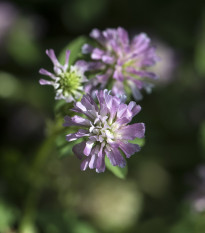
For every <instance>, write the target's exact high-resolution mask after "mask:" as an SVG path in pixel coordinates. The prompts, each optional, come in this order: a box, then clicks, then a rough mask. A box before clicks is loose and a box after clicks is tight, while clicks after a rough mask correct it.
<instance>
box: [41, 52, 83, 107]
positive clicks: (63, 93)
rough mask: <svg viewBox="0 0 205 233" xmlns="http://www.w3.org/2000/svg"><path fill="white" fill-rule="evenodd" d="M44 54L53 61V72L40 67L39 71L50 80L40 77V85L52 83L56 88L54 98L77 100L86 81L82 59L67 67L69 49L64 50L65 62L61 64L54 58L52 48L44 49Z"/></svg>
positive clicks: (67, 100) (68, 100)
mask: <svg viewBox="0 0 205 233" xmlns="http://www.w3.org/2000/svg"><path fill="white" fill-rule="evenodd" d="M46 54H47V55H48V57H49V58H50V59H51V61H52V63H53V70H54V73H51V72H49V71H47V70H45V69H40V71H39V73H40V74H42V75H46V76H49V77H50V78H51V79H52V80H51V81H48V80H45V79H40V81H39V82H40V84H41V85H52V86H53V87H54V89H55V90H56V96H55V99H64V100H65V101H66V102H68V103H69V102H72V101H75V100H78V99H79V98H81V97H82V95H83V86H82V85H83V83H84V82H86V81H87V78H86V77H85V75H84V72H85V69H86V68H85V65H84V62H83V61H78V62H76V64H75V65H73V66H70V67H69V64H68V63H69V56H70V51H69V50H67V51H66V58H65V64H64V65H61V64H60V63H59V61H58V59H57V58H56V55H55V52H54V50H53V49H49V50H46Z"/></svg>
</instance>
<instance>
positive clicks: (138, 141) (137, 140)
mask: <svg viewBox="0 0 205 233" xmlns="http://www.w3.org/2000/svg"><path fill="white" fill-rule="evenodd" d="M128 141H129V142H130V143H133V144H138V145H139V146H140V147H143V146H144V145H145V138H135V139H134V140H132V141H131V140H128Z"/></svg>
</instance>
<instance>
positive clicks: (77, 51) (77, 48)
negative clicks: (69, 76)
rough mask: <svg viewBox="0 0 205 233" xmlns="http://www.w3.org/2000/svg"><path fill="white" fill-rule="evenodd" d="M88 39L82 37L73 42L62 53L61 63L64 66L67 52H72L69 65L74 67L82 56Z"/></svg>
mask: <svg viewBox="0 0 205 233" xmlns="http://www.w3.org/2000/svg"><path fill="white" fill-rule="evenodd" d="M87 41H88V39H87V38H86V37H85V36H80V37H78V38H77V39H75V40H73V41H71V42H70V43H69V44H68V45H67V46H66V47H65V48H64V49H63V50H62V52H61V53H60V56H59V61H60V63H62V64H64V62H65V52H66V50H70V51H71V53H70V58H69V65H73V64H74V62H75V61H76V60H77V59H79V58H80V57H81V56H82V53H81V48H82V46H83V45H84V44H85V43H87Z"/></svg>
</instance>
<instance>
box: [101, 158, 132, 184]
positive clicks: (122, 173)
mask: <svg viewBox="0 0 205 233" xmlns="http://www.w3.org/2000/svg"><path fill="white" fill-rule="evenodd" d="M105 165H106V167H107V169H109V170H110V171H111V172H112V173H113V174H114V175H115V176H117V177H118V178H120V179H125V178H126V176H127V171H128V169H127V166H125V167H124V168H121V167H118V166H113V165H112V164H111V163H110V160H109V159H108V158H107V156H106V157H105Z"/></svg>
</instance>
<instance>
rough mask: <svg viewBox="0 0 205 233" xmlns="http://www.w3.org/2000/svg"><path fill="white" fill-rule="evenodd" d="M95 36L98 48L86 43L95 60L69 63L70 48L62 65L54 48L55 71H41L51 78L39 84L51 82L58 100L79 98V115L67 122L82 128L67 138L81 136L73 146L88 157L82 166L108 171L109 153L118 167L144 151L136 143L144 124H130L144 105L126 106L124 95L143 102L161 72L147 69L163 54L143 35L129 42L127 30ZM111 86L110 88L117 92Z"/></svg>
mask: <svg viewBox="0 0 205 233" xmlns="http://www.w3.org/2000/svg"><path fill="white" fill-rule="evenodd" d="M90 36H91V37H92V38H93V39H95V40H96V41H97V42H98V47H93V46H91V45H88V44H84V46H83V47H82V53H83V54H90V56H91V59H92V61H90V59H88V60H89V61H85V60H77V61H76V62H75V64H74V65H71V66H69V56H70V51H69V50H67V51H66V57H65V64H64V65H61V64H60V62H59V61H58V59H57V58H56V55H55V53H54V50H52V49H50V50H46V54H47V55H48V56H49V58H50V59H51V61H52V63H53V70H54V73H51V72H49V71H47V70H45V69H40V74H42V75H46V76H49V77H50V78H51V80H50V81H48V80H45V79H41V80H40V84H41V85H52V86H53V87H54V89H55V91H56V96H55V99H64V100H65V101H66V102H67V103H69V102H74V108H73V109H72V110H73V111H74V112H77V113H79V114H80V115H75V116H73V117H71V116H66V117H65V123H64V126H67V127H72V126H75V127H77V128H79V130H78V131H77V132H76V133H71V134H68V135H67V136H66V140H67V141H69V142H70V141H75V140H77V139H80V140H81V142H79V143H78V144H75V146H74V147H73V152H74V154H75V155H76V156H77V157H78V158H79V159H82V158H83V157H84V160H83V162H82V163H81V170H86V169H87V168H88V167H89V168H90V169H96V172H104V170H105V157H106V156H107V158H108V159H109V160H110V162H111V164H112V165H113V166H119V167H124V166H125V165H126V160H125V157H126V158H129V157H130V156H131V155H133V154H134V153H136V152H138V151H139V150H140V147H139V145H138V144H134V143H132V141H133V140H134V139H136V138H143V137H144V134H145V125H144V124H143V123H135V124H131V125H129V123H130V122H131V121H132V119H133V117H134V116H135V115H137V114H138V113H139V111H140V110H141V107H140V106H139V105H137V104H136V103H135V102H133V101H131V102H130V103H129V104H125V100H126V96H125V94H127V95H130V94H131V93H132V95H133V97H134V98H135V100H140V99H141V98H142V93H141V90H142V89H145V90H146V91H147V92H150V90H151V87H152V82H151V80H152V79H156V78H157V75H156V74H155V73H153V72H150V71H149V70H148V68H149V67H150V66H153V65H154V64H155V63H156V62H157V61H158V60H159V58H158V56H157V55H156V53H155V48H154V47H153V46H152V45H151V42H150V39H149V38H148V37H147V35H146V34H144V33H141V34H139V35H136V36H135V37H134V38H133V39H132V40H130V39H129V36H128V33H127V31H126V30H125V29H123V28H121V27H118V28H117V29H106V30H105V31H100V30H98V29H94V30H93V31H92V32H91V34H90ZM85 57H86V56H85ZM76 58H77V57H76ZM85 74H86V76H87V77H89V79H87V77H86V76H85ZM91 74H92V75H91ZM91 76H92V78H91ZM107 89H111V91H112V95H111V94H110V92H109V91H108V90H107ZM97 101H98V102H97ZM82 115H85V116H86V117H87V118H83V117H82Z"/></svg>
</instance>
